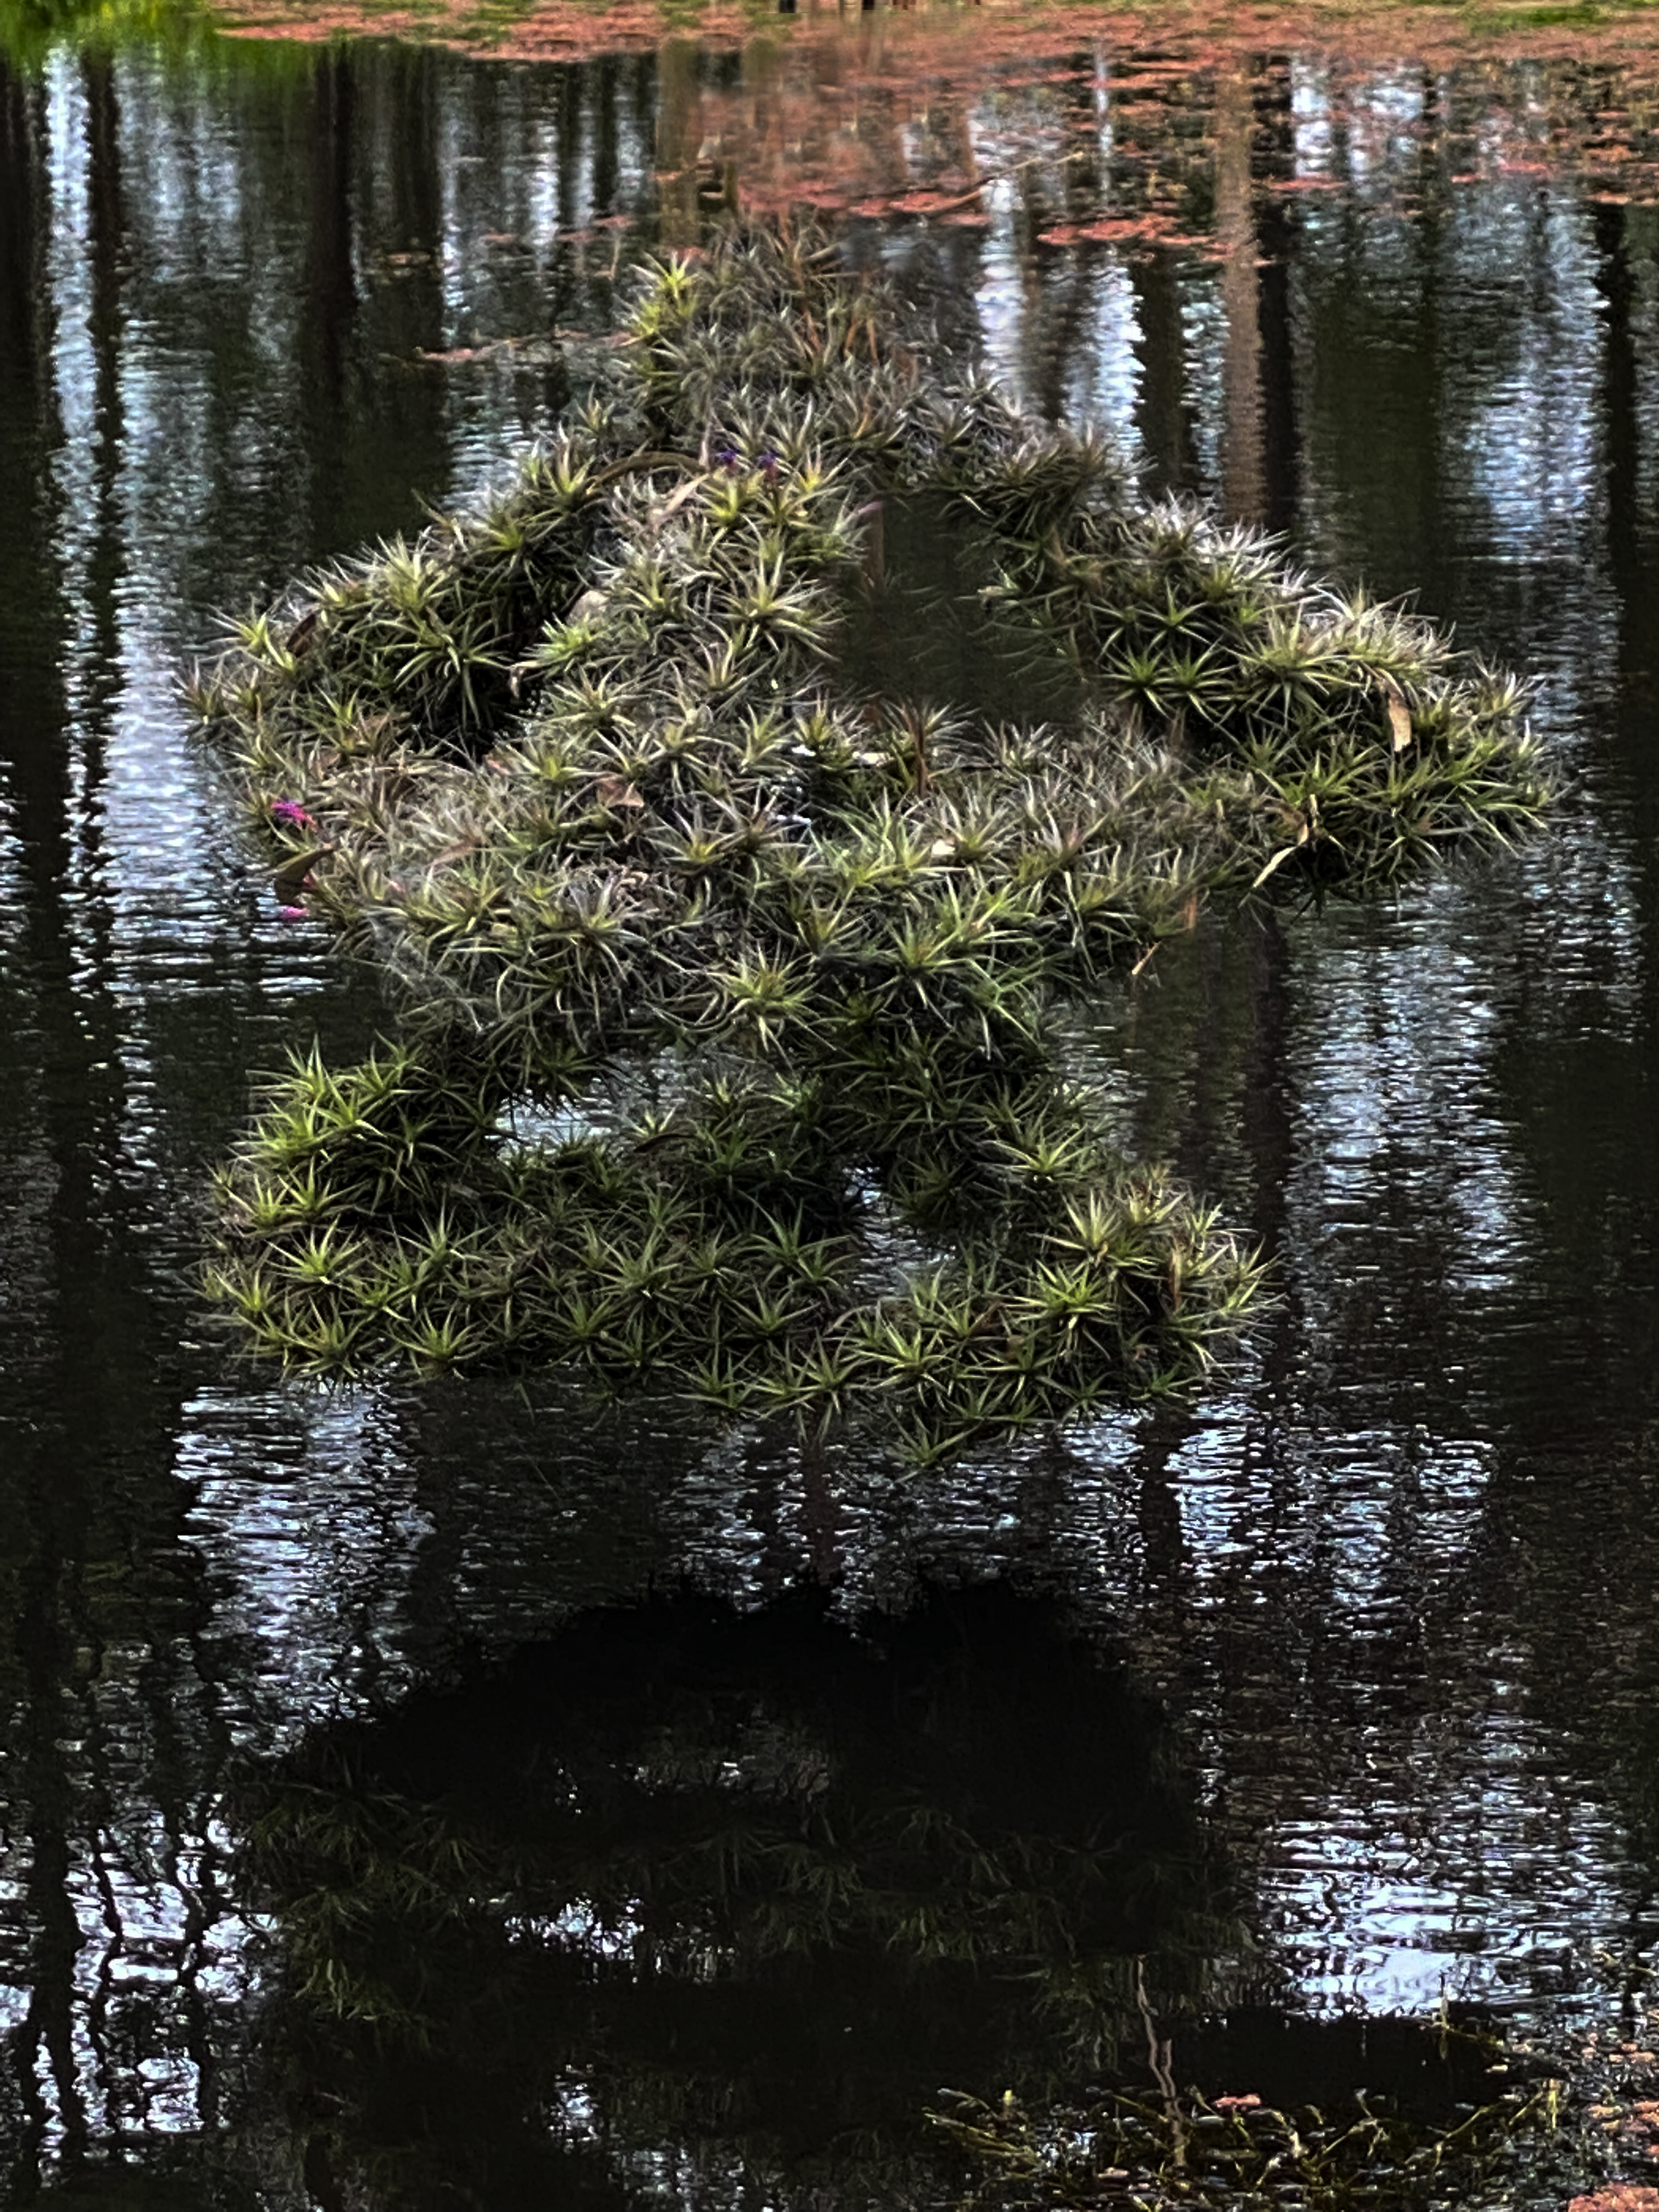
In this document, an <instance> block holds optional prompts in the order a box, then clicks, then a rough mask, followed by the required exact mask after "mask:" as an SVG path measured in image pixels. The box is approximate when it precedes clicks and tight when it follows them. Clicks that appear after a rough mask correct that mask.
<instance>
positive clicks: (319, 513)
mask: <svg viewBox="0 0 1659 2212" xmlns="http://www.w3.org/2000/svg"><path fill="white" fill-rule="evenodd" d="M346 66H347V67H348V68H349V69H350V70H351V71H352V73H353V80H354V82H353V91H352V95H351V104H350V111H349V135H350V137H351V138H352V139H353V140H355V139H356V137H357V136H358V135H359V131H360V129H361V135H362V137H363V138H364V139H366V140H368V143H380V142H382V141H384V142H386V143H390V145H391V148H392V161H391V163H390V167H389V171H388V174H387V177H386V191H385V195H384V200H385V204H386V205H387V221H386V226H385V230H384V232H383V234H382V235H381V237H380V239H378V240H376V243H377V245H378V246H380V249H381V251H382V252H383V253H386V254H389V255H395V256H396V257H397V258H396V259H395V260H394V261H392V262H391V264H390V265H386V264H385V263H383V264H382V265H381V273H380V277H379V281H378V282H377V284H376V288H375V298H374V313H375V315H376V317H377V319H379V322H380V328H379V330H378V331H377V332H376V340H377V343H378V345H379V347H380V349H381V350H382V351H383V352H386V353H388V354H391V355H392V356H394V357H395V358H396V359H397V360H398V362H400V363H403V364H406V367H404V368H403V369H402V370H401V371H400V372H394V373H393V374H392V375H390V376H387V377H385V378H383V379H380V380H378V381H377V404H375V405H374V407H373V408H372V409H367V408H364V407H362V405H361V404H354V403H353V398H352V395H351V393H350V392H349V391H348V392H346V393H344V394H343V396H342V404H340V406H339V407H338V408H337V410H336V409H332V408H331V407H330V406H329V405H328V404H327V402H326V401H325V398H324V396H323V394H322V393H321V392H320V390H319V391H318V392H315V393H314V394H313V406H314V407H315V409H316V410H317V417H316V419H314V420H313V422H311V423H310V424H308V426H307V438H308V440H309V441H310V445H311V450H312V451H313V453H318V454H319V455H321V454H325V453H327V452H328V451H329V450H331V447H332V448H336V449H337V450H338V451H339V452H340V453H341V455H342V462H341V466H340V467H339V468H338V469H337V471H334V472H333V473H332V474H331V475H326V476H325V475H321V474H319V475H318V476H317V477H314V478H313V484H312V514H311V530H310V543H309V545H308V547H307V551H308V552H309V553H310V554H311V555H312V556H313V557H315V556H319V555H322V554H325V553H331V552H334V551H337V550H338V549H339V548H340V547H341V546H342V545H347V544H352V543H354V542H355V541H356V540H357V539H359V538H366V537H368V536H369V535H371V534H372V533H373V534H378V533H379V532H383V531H384V530H385V528H386V487H387V486H388V484H392V485H398V486H408V487H409V488H410V490H411V492H414V493H416V494H418V495H423V496H424V497H426V498H428V499H434V500H437V499H441V498H442V497H443V496H444V495H445V493H446V491H447V486H448V481H449V469H450V448H449V440H448V435H447V431H448V405H447V385H446V383H445V381H444V379H443V376H442V374H441V372H439V371H437V370H435V369H431V368H421V367H420V366H419V356H420V354H421V353H422V351H428V352H435V351H437V350H439V349H441V348H442V346H443V345H444V344H445V343H446V342H447V339H446V331H445V283H446V280H445V276H444V261H443V252H444V194H443V181H442V175H441V167H440V161H439V154H438V146H439V128H440V124H441V119H442V118H441V104H440V100H439V96H438V86H439V82H440V78H439V65H438V62H437V58H436V57H435V55H434V54H433V53H432V52H429V51H428V52H417V51H411V50H407V49H404V48H398V49H394V50H393V51H392V52H391V53H388V54H374V55H372V56H371V55H369V54H368V52H367V51H366V50H362V49H360V50H359V51H358V52H357V53H356V55H354V56H350V57H348V58H347V62H346ZM336 158H337V160H341V161H343V160H344V159H345V151H344V150H342V151H340V152H338V153H337V157H336ZM413 507H414V501H413V500H411V501H410V509H411V511H412V509H413ZM411 519H412V513H411Z"/></svg>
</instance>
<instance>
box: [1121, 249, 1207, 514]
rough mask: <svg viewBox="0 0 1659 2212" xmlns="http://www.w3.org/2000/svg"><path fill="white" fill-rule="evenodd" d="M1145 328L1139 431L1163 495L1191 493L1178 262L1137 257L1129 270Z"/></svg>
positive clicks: (1194, 467)
mask: <svg viewBox="0 0 1659 2212" xmlns="http://www.w3.org/2000/svg"><path fill="white" fill-rule="evenodd" d="M1129 282H1130V283H1131V285H1132V286H1133V289H1134V295H1135V307H1136V313H1137V319H1138V320H1139V325H1140V344H1139V348H1138V349H1137V350H1138V351H1139V355H1140V390H1139V394H1138V395H1137V397H1136V399H1135V427H1136V428H1137V429H1139V433H1140V440H1141V443H1142V445H1144V446H1145V447H1146V453H1147V457H1148V459H1150V460H1151V462H1152V474H1153V478H1154V481H1155V483H1156V486H1157V489H1158V490H1159V491H1190V490H1191V489H1192V488H1193V486H1194V483H1196V482H1197V478H1198V454H1197V452H1196V449H1195V447H1194V441H1193V417H1192V410H1191V409H1190V407H1189V406H1188V404H1187V360H1186V345H1185V341H1184V338H1183V337H1182V328H1181V295H1180V293H1179V291H1178V290H1177V289H1176V268H1175V257H1174V255H1173V254H1170V253H1167V252H1157V253H1152V254H1145V255H1141V254H1137V255H1136V256H1135V258H1134V259H1133V260H1132V261H1131V262H1130V264H1129Z"/></svg>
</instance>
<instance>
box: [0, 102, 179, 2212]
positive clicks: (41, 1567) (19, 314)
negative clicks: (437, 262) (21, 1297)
mask: <svg viewBox="0 0 1659 2212" xmlns="http://www.w3.org/2000/svg"><path fill="white" fill-rule="evenodd" d="M83 85H84V90H85V95H86V117H87V136H86V143H85V148H84V162H85V179H86V186H87V221H88V276H89V279H90V301H89V311H88V336H89V337H90V340H91V344H92V349H93V360H94V373H93V401H94V430H93V440H94V445H93V452H92V454H91V456H90V459H91V462H92V471H91V481H90V483H85V482H84V480H83V472H81V471H77V472H76V481H74V482H70V483H67V484H66V483H64V482H62V481H60V480H59V479H58V477H57V475H56V472H55V471H54V468H53V465H52V462H53V453H54V449H55V448H56V447H58V446H59V445H60V444H61V441H62V431H61V427H60V423H59V420H58V405H57V399H56V394H55V391H54V386H53V375H52V349H53V330H52V315H53V304H52V303H53V295H52V285H51V283H50V280H49V272H48V270H47V268H46V221H47V210H48V207H49V191H48V185H47V145H48V131H47V127H46V118H45V112H44V108H43V106H42V105H41V103H40V100H39V98H38V96H37V95H35V94H33V92H32V90H31V89H30V88H26V87H25V86H24V85H23V84H22V83H21V82H20V81H19V80H18V79H17V78H16V77H15V76H13V75H12V74H11V72H10V71H9V69H8V67H7V65H6V64H5V62H4V60H3V59H0V513H3V514H4V516H5V518H6V527H5V530H4V532H3V533H0V775H3V779H4V784H5V788H6V793H7V796H8V797H9V800H10V802H11V821H12V827H13V829H14V832H15V836H16V840H17V843H18V846H19V848H20V870H19V872H20V875H21V878H22V890H23V919H22V927H21V929H20V930H19V931H18V932H17V933H16V934H15V940H14V945H13V952H14V962H13V964H12V967H11V970H10V973H9V975H8V976H7V977H5V978H0V1157H3V1158H5V1159H6V1160H8V1161H13V1162H16V1161H20V1160H22V1159H25V1158H27V1159H29V1160H30V1161H31V1167H32V1177H33V1181H34V1182H35V1183H36V1185H37V1187H38V1188H42V1189H44V1190H46V1191H48V1192H49V1193H50V1199H49V1201H48V1202H47V1203H46V1204H45V1205H44V1206H42V1207H41V1208H40V1212H38V1214H36V1215H35V1217H34V1218H33V1220H32V1222H30V1223H28V1224H27V1225H25V1227H24V1229H23V1231H22V1232H21V1233H22V1235H23V1237H24V1249H23V1252H22V1254H21V1258H22V1261H23V1267H22V1268H21V1269H20V1273H23V1274H24V1276H25V1279H30V1278H33V1283H34V1288H33V1297H31V1301H30V1306H29V1310H28V1313H27V1321H26V1322H23V1321H22V1320H21V1316H19V1317H17V1319H16V1320H15V1323H14V1327H13V1330H12V1333H11V1335H10V1336H9V1340H8V1347H7V1351H8V1356H7V1360H6V1363H5V1370H4V1376H3V1389H0V1412H3V1413H4V1415H5V1416H6V1417H7V1418H6V1420H5V1424H4V1425H5V1426H6V1428H7V1430H8V1431H9V1437H10V1438H11V1439H12V1442H11V1445H10V1449H9V1450H8V1452H7V1455H6V1461H5V1466H4V1468H3V1474H0V1516H3V1525H4V1527H5V1529H6V1542H7V1549H8V1553H9V1558H10V1562H11V1564H12V1565H13V1567H14V1571H15V1575H16V1577H17V1587H18V1589H19V1590H20V1592H21V1606H20V1607H19V1611H18V1614H17V1617H16V1618H15V1620H14V1621H13V1622H12V1623H10V1624H9V1629H10V1634H11V1636H12V1637H15V1654H16V1660H17V1666H16V1668H15V1674H16V1675H19V1676H21V1685H22V1689H23V1699H22V1711H21V1715H20V1716H19V1717H18V1718H17V1719H16V1720H15V1722H14V1723H11V1725H10V1727H9V1730H8V1733H9V1735H10V1738H11V1745H10V1747H11V1748H13V1749H14V1750H15V1784H16V1787H15V1790H14V1791H13V1793H12V1802H13V1813H14V1820H13V1826H14V1830H15V1833H16V1834H17V1835H18V1836H19V1837H20V1838H21V1837H24V1836H27V1848H28V1871H27V1881H26V1885H25V1899H24V1903H25V1910H26V1912H27V1920H28V1923H29V1924H30V1926H31V1929H32V1933H33V1942H32V1945H31V1954H30V1964H29V1972H28V1980H29V1984H30V1988H31V1991H32V1995H31V1999H30V2002H29V2007H28V2010H27V2014H26V2015H25V2017H24V2019H23V2021H22V2023H21V2027H19V2029H18V2030H17V2032H16V2033H15V2038H14V2039H13V2040H12V2044H11V2049H10V2052H9V2064H10V2067H11V2069H12V2070H13V2072H14V2075H15V2099H16V2104H17V2107H18V2109H19V2110H20V2111H21V2113H22V2115H23V2124H22V2127H21V2130H19V2135H20V2137H21V2140H20V2141H19V2143H18V2158H19V2166H18V2167H17V2168H15V2170H14V2176H13V2179H15V2183H16V2184H17V2186H18V2188H19V2190H20V2191H21V2192H25V2193H27V2194H29V2195H33V2193H34V2191H35V2187H36V2175H35V2171H34V2169H35V2166H36V2163H37V2161H38V2158H39V2155H40V2149H41V2147H42V2143H43V2140H44V2137H45V2135H46V2130H47V2128H48V2126H49V2125H50V2124H51V2123H52V2118H53V2114H52V2112H51V2111H50V2110H49V2107H48V2100H47V2097H46V2093H45V2091H44V2087H43V2076H45V2077H46V2078H47V2079H49V2080H50V2082H51V2085H52V2102H53V2103H54V2104H55V2107H56V2112H55V2118H56V2123H57V2125H58V2128H59V2129H60V2130H61V2151H60V2155H61V2157H62V2159H63V2160H64V2163H65V2164H67V2165H71V2166H72V2165H73V2164H75V2163H76V2161H77V2160H79V2159H80V2157H81V2156H82V2153H83V2151H84V2149H85V2144H86V2131H87V2130H86V2113H85V2110H84V2106H83V2104H82V2098H81V2093H80V2089H79V2087H78V2083H77V2080H76V2051H75V2039H74V2019H75V2003H76V1997H75V1960H76V1954H77V1952H78V1950H79V1948H80V1946H81V1935H80V1929H79V1926H78V1923H77V1921H76V1913H75V1908H74V1905H73V1904H72V1902H71V1898H70V1875H71V1868H72V1851H71V1843H70V1838H71V1836H72V1834H73V1832H74V1814H75V1806H74V1796H75V1791H74V1785H73V1783H72V1781H71V1778H70V1772H69V1771H68V1767H67V1763H66V1760H67V1754H66V1749H65V1746H66V1741H67V1740H68V1739H69V1738H70V1736H71V1735H73V1734H74V1733H76V1731H75V1729H73V1727H72V1724H71V1723H70V1720H69V1718H68V1717H67V1715H66V1712H65V1699H64V1680H65V1676H66V1674H67V1673H68V1671H69V1669H70V1665H71V1663H72V1657H73V1652H74V1649H75V1646H76V1643H77V1642H78V1641H79V1640H80V1634H79V1626H78V1621H79V1615H80V1613H81V1611H82V1601H81V1590H82V1574H81V1562H82V1558H83V1556H84V1554H85V1552H86V1549H87V1546H88V1530H89V1528H90V1526H91V1523H92V1521H93V1504H92V1500H91V1498H89V1496H88V1483H87V1480H86V1475H87V1470H88V1467H89V1466H91V1465H93V1464H94V1463H96V1462H98V1461H99V1460H100V1458H110V1459H112V1458H113V1456H114V1455H113V1453H112V1451H111V1449H110V1439H109V1437H108V1435H107V1431H106V1420H105V1419H103V1418H100V1417H101V1416H103V1415H104V1414H106V1412H107V1410H108V1409H110V1408H118V1409H119V1418H120V1419H121V1420H122V1421H123V1422H124V1423H125V1422H126V1421H128V1420H135V1421H138V1422H142V1421H143V1417H144V1407H145V1395H146V1386H145V1383H144V1380H143V1370H144V1369H145V1368H146V1367H148V1366H149V1365H151V1364H153V1353H154V1350H155V1347H154V1346H145V1345H143V1343H142V1342H141V1339H142V1335H143V1324H142V1322H139V1321H138V1320H137V1315H136V1313H135V1312H134V1310H133V1309H132V1306H131V1302H130V1301H129V1300H128V1299H126V1298H125V1297H124V1295H123V1292H124V1290H125V1285H124V1284H122V1283H121V1281H120V1280H119V1277H118V1269H116V1268H114V1267H112V1265H111V1260H112V1254H111V1250H110V1245H111V1242H112V1224H113V1218H114V1217H115V1216H116V1215H117V1214H118V1211H119V1208H120V1203H121V1201H120V1199H119V1196H118V1191H117V1189H116V1187H115V1176H114V1173H113V1168H112V1162H113V1158H114V1156H115V1155H116V1153H117V1152H118V1136H117V1134H116V1124H117V1121H118V1115H119V1113H120V1109H121V1096H120V1085H119V1079H118V1076H117V1074H116V1073H115V1070H116V1069H117V1068H118V1065H119V1060H118V1055H119V1038H118V1034H117V1031H116V1024H115V1023H114V1022H113V1020H112V1016H111V1008H110V1005H109V1001H108V997H107V994H106V993H105V992H102V991H100V989H99V988H98V987H97V986H96V984H95V983H91V984H89V983H88V973H89V971H90V972H92V973H94V974H95V973H106V972H107V955H106V952H102V951H100V948H98V947H96V946H95V945H90V944H88V934H89V930H90V928H91V927H92V926H93V925H90V924H89V923H88V909H89V908H92V907H93V906H94V903H95V902H94V901H92V900H89V899H88V896H86V881H87V878H88V876H89V875H92V874H94V873H95V872H96V870H97V868H98V866H99V865H100V862H99V858H98V854H97V852H96V838H97V835H98V831H97V827H96V825H97V823H98V822H99V820H100V814H101V794H100V789H99V785H100V769H101V760H102V750H103V749H102V744H101V742H100V740H101V738H102V735H103V732H102V727H101V722H100V711H99V710H100V707H106V705H107V702H108V699H109V698H110V696H112V690H113V686H114V673H113V671H114V661H115V645H116V641H115V635H114V631H115V611H114V610H115V592H116V586H117V585H118V581H119V561H118V513H117V507H116V500H117V492H118V482H117V479H118V469H119V457H120V446H121V415H120V381H119V313H120V309H119V283H120V270H121V264H122V254H123V251H124V239H123V230H122V206H121V192H120V173H119V163H118V111H117V106H116V99H115V88H114V82H113V76H112V71H111V69H110V65H109V64H108V63H107V62H106V61H100V60H92V59H88V62H87V63H86V64H85V66H84V76H83ZM66 496H68V497H70V498H76V499H79V500H84V501H85V503H86V507H87V509H88V513H89V518H90V523H91V527H90V528H89V529H88V528H87V527H86V526H85V523H86V519H85V518H84V517H83V520H82V530H81V531H80V532H77V536H78V537H80V538H82V539H83V541H84V542H87V543H88V544H89V548H90V550H89V553H88V568H87V577H88V596H89V599H90V601H91V612H92V618H93V619H92V634H93V648H94V649H93V653H92V656H91V659H92V673H93V678H94V684H93V688H92V695H91V697H90V699H89V702H88V707H89V711H88V719H87V723H86V726H85V727H84V728H83V729H82V731H81V732H80V733H79V734H80V736H81V738H82V758H81V759H80V761H79V762H78V763H75V764H74V766H73V767H72V766H71V761H70V714H69V705H68V700H67V697H66V695H65V684H64V659H65V644H66V640H67V639H68V638H69V637H70V636H71V635H73V626H72V623H71V620H70V612H69V610H68V609H67V608H66V606H65V605H64V594H63V590H62V562H61V558H60V552H59V547H60V543H61V535H62V532H63V527H64V514H63V507H64V500H65V497H66ZM83 848H84V849H83ZM135 1323H136V1324H137V1325H135ZM88 1372H92V1373H94V1374H95V1375H96V1376H97V1392H96V1395H94V1396H91V1397H89V1396H88V1390H87V1382H88ZM8 1640H9V1639H8ZM0 1671H3V1672H4V1673H5V1674H9V1675H10V1674H14V1669H13V1668H11V1667H9V1666H5V1667H3V1668H0Z"/></svg>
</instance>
